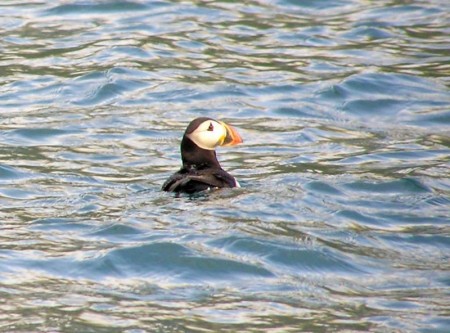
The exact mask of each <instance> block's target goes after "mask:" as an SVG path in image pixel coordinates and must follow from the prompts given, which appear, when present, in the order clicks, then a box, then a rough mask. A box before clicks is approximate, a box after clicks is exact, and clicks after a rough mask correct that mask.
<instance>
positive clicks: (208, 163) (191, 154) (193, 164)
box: [181, 136, 220, 169]
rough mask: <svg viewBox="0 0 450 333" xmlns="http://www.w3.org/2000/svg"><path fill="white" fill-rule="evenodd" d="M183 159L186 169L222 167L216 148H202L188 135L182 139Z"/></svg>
mask: <svg viewBox="0 0 450 333" xmlns="http://www.w3.org/2000/svg"><path fill="white" fill-rule="evenodd" d="M181 159H182V161H183V168H186V169H192V168H194V169H206V168H220V164H219V161H217V157H216V151H215V150H208V149H203V148H200V147H199V146H197V145H196V144H195V143H194V142H193V141H192V140H191V139H189V138H187V137H186V136H185V137H183V140H182V141H181Z"/></svg>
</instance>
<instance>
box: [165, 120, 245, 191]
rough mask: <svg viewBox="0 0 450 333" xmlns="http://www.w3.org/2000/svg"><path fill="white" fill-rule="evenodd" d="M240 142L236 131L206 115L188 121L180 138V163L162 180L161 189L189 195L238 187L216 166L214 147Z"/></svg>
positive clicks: (218, 165) (230, 177) (231, 178)
mask: <svg viewBox="0 0 450 333" xmlns="http://www.w3.org/2000/svg"><path fill="white" fill-rule="evenodd" d="M242 142H243V140H242V138H241V136H240V135H239V134H238V132H237V131H236V130H235V129H234V128H233V127H231V126H230V125H228V124H226V123H224V122H222V121H217V120H214V119H212V118H208V117H199V118H196V119H194V120H192V121H191V122H190V124H189V125H188V127H187V128H186V131H185V132H184V135H183V139H182V140H181V146H180V150H181V161H182V163H183V166H182V167H181V169H180V170H179V171H178V172H176V173H174V174H173V175H172V176H170V177H169V179H167V180H166V182H165V183H164V184H163V186H162V190H163V191H166V192H177V193H187V194H193V193H197V192H201V191H206V190H210V189H216V188H232V187H240V185H239V183H238V181H237V180H236V179H235V178H234V177H233V176H232V175H230V174H229V173H228V172H226V171H225V170H223V169H222V167H221V166H220V163H219V161H218V160H217V156H216V151H215V148H216V147H218V146H234V145H237V144H239V143H242Z"/></svg>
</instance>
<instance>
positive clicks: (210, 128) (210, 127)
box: [208, 123, 214, 131]
mask: <svg viewBox="0 0 450 333" xmlns="http://www.w3.org/2000/svg"><path fill="white" fill-rule="evenodd" d="M208 131H214V126H213V124H212V123H209V127H208Z"/></svg>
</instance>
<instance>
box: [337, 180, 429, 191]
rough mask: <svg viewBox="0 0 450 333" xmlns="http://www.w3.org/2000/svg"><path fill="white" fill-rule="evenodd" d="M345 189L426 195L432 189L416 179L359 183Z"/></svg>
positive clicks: (348, 185)
mask: <svg viewBox="0 0 450 333" xmlns="http://www.w3.org/2000/svg"><path fill="white" fill-rule="evenodd" d="M345 187H346V188H348V189H351V190H352V191H363V192H371V193H386V194H388V193H391V194H398V193H405V194H406V193H418V194H420V193H426V192H429V191H430V189H429V188H427V186H425V184H422V183H421V182H420V181H419V180H418V179H414V178H403V179H398V180H393V181H386V182H380V181H374V182H361V181H359V182H357V183H349V184H345Z"/></svg>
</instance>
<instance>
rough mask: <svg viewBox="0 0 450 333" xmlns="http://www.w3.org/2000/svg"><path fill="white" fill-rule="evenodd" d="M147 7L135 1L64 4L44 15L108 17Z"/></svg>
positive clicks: (47, 11)
mask: <svg viewBox="0 0 450 333" xmlns="http://www.w3.org/2000/svg"><path fill="white" fill-rule="evenodd" d="M163 4H164V3H163V2H159V1H155V2H152V6H161V5H163ZM145 9H147V6H146V5H144V4H142V3H138V2H135V1H111V2H108V3H97V4H88V3H80V4H77V3H75V4H64V5H58V6H56V7H53V8H50V9H47V10H45V11H44V14H45V15H80V14H87V15H89V14H96V15H99V14H101V15H108V14H111V13H121V12H127V11H139V10H145Z"/></svg>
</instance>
